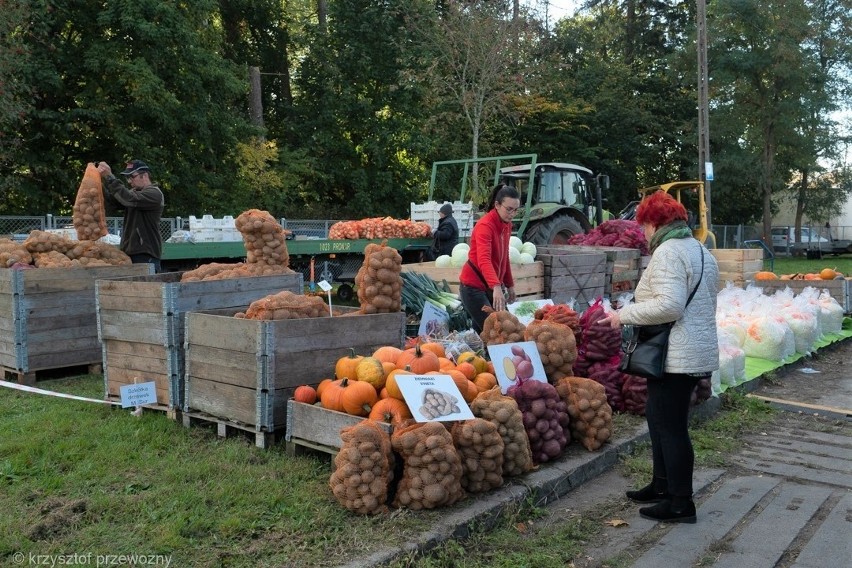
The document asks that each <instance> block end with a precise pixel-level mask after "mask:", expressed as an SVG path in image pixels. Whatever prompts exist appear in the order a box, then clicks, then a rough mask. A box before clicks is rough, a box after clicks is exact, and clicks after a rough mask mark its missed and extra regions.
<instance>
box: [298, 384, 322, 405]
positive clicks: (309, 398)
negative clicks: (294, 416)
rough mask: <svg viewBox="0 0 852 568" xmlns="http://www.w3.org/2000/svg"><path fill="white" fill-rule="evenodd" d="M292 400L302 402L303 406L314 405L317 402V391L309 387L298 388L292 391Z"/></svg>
mask: <svg viewBox="0 0 852 568" xmlns="http://www.w3.org/2000/svg"><path fill="white" fill-rule="evenodd" d="M293 400H295V401H296V402H304V403H305V404H314V403H315V402H316V401H317V389H315V388H314V387H312V386H310V385H301V386H298V387H296V390H295V391H293Z"/></svg>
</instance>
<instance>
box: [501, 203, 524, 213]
mask: <svg viewBox="0 0 852 568" xmlns="http://www.w3.org/2000/svg"><path fill="white" fill-rule="evenodd" d="M497 205H499V206H500V207H502V208H503V211H505V212H506V213H508V214H509V215H514V214H515V213H517V212H518V209H519V208H518V207H506V206H505V205H503V204H502V203H498V204H497Z"/></svg>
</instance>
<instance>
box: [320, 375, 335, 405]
mask: <svg viewBox="0 0 852 568" xmlns="http://www.w3.org/2000/svg"><path fill="white" fill-rule="evenodd" d="M332 382H334V379H323V380H321V381H320V383H319V384H318V385H317V400H322V391H324V390H325V387H327V386H328V385H330V384H331V383H332Z"/></svg>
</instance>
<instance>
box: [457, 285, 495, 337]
mask: <svg viewBox="0 0 852 568" xmlns="http://www.w3.org/2000/svg"><path fill="white" fill-rule="evenodd" d="M493 293H494V291H493V290H488V291H487V292H486V291H485V290H478V289H476V288H471V287H470V286H465V285H464V284H462V285H461V286H459V297H460V298H461V302H462V305H464V309H465V310H466V311H467V313H468V315H469V316H470V319H472V320H473V330H474V331H475V332H476V333H481V332H482V326H483V325H484V324H485V318H487V317H488V314H487V313H485V312H483V311H482V308H483V307H484V306H488V307H493V305H494V304H492V303H491V301H492V294H493Z"/></svg>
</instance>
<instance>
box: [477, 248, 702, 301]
mask: <svg viewBox="0 0 852 568" xmlns="http://www.w3.org/2000/svg"><path fill="white" fill-rule="evenodd" d="M701 260H702V261H703V260H704V257H703V256H702V257H701ZM467 263H468V264H469V265H470V267H471V268H472V269H473V271H474V272H475V273H476V275H477V276H479V279H480V280H482V284H483V285H484V286H485V291H486V292H487V291H488V290H489V287H488V282H486V281H485V276H483V275H482V272H480V271H479V267H477V266H476V265H475V264H474V263H472V262H471V261H470V260H468V261H467ZM702 270H704V269H703V268H702Z"/></svg>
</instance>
